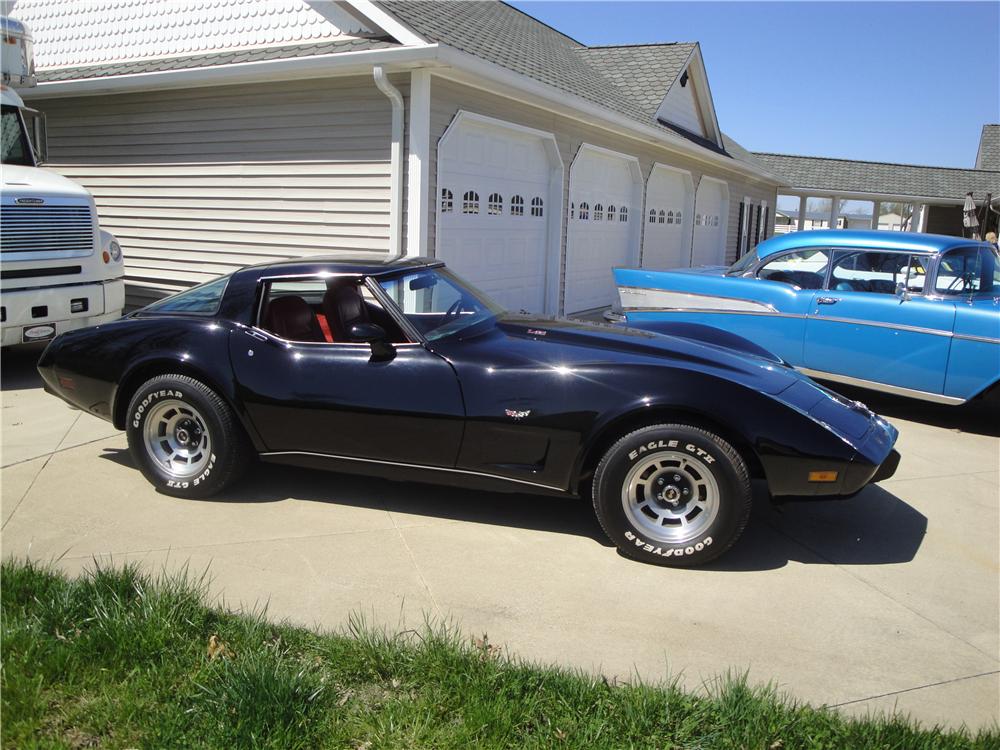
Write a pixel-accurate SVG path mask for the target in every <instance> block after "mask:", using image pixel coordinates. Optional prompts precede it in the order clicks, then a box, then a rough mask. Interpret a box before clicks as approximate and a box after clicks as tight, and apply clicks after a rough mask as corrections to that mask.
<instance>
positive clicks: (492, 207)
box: [486, 193, 503, 216]
mask: <svg viewBox="0 0 1000 750" xmlns="http://www.w3.org/2000/svg"><path fill="white" fill-rule="evenodd" d="M486 210H487V211H488V212H489V214H490V216H500V215H501V214H503V196H502V195H500V193H492V194H491V195H490V200H489V203H488V204H487V205H486Z"/></svg>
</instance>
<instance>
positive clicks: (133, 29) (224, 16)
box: [14, 0, 383, 70]
mask: <svg viewBox="0 0 1000 750" xmlns="http://www.w3.org/2000/svg"><path fill="white" fill-rule="evenodd" d="M14 13H15V14H16V15H17V17H18V19H20V20H21V21H23V22H25V23H26V24H27V25H28V27H29V28H30V29H31V31H32V34H33V36H34V40H35V58H36V67H37V68H38V69H39V70H46V69H50V68H66V67H79V66H86V65H111V64H118V63H126V62H135V61H139V60H149V59H160V58H169V57H175V56H190V55H207V54H213V53H219V52H232V51H234V50H241V49H255V48H262V47H275V46H280V45H297V46H301V45H308V44H317V43H323V42H334V41H342V40H345V39H357V38H365V37H371V36H373V35H381V34H382V33H383V32H382V31H381V30H380V29H378V28H376V27H374V26H373V25H372V24H370V23H367V22H364V21H362V20H360V19H359V18H357V17H355V16H354V15H352V14H351V13H349V12H348V11H347V10H346V9H345V6H344V5H343V4H341V3H333V2H315V1H310V0H268V2H267V3H266V4H265V3H256V2H244V1H243V0H187V1H186V2H183V3H179V2H176V0H87V1H86V2H52V0H20V2H18V3H17V5H16V8H15V10H14Z"/></svg>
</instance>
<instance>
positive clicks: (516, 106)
mask: <svg viewBox="0 0 1000 750" xmlns="http://www.w3.org/2000/svg"><path fill="white" fill-rule="evenodd" d="M461 109H464V110H467V111H469V112H475V113H478V114H482V115H487V116H489V117H496V118H498V119H500V120H506V121H508V122H514V123H518V124H520V125H526V126H528V127H531V128H536V129H538V130H544V131H546V132H550V133H552V134H553V135H554V136H555V138H556V142H557V144H558V147H559V153H560V156H561V157H562V160H563V165H564V167H565V170H564V180H565V182H564V186H563V232H562V247H561V248H560V254H561V258H562V260H561V263H562V274H561V275H562V278H563V280H565V258H566V221H567V219H568V216H569V203H568V201H569V175H570V165H571V164H572V162H573V159H574V157H575V156H576V153H577V151H578V150H579V148H580V145H581V144H583V143H590V144H593V145H595V146H601V147H603V148H607V149H611V150H613V151H618V152H621V153H623V154H628V155H631V156H635V157H637V158H638V159H639V164H640V167H641V169H642V175H643V184H645V182H646V180H647V179H648V177H649V173H650V171H651V170H652V168H653V163H654V162H660V163H662V164H667V165H669V166H672V167H677V168H679V169H684V170H687V171H689V172H690V173H691V176H692V178H693V180H694V186H695V189H697V187H698V181H699V179H701V176H702V174H703V173H707V174H710V175H711V176H712V177H717V178H719V179H723V180H725V181H726V182H727V183H728V184H729V227H728V231H727V241H726V258H727V261H729V262H731V261H732V260H734V259H735V257H736V223H737V218H736V211H737V209H738V207H739V203H740V200H742V197H743V196H744V195H750V196H752V197H753V199H754V204H755V205H756V204H757V203H759V202H760V200H761V199H763V200H766V201H767V202H768V205H769V206H771V217H772V221H773V216H774V204H775V200H776V198H777V186H776V185H774V184H771V183H766V182H758V181H753V180H750V179H749V178H747V177H745V176H743V175H741V174H740V173H738V172H730V171H727V170H724V169H721V168H719V169H716V168H713V169H712V170H711V171H708V172H706V171H705V165H704V164H703V163H701V162H697V161H695V160H693V159H691V158H689V157H686V156H683V155H679V154H677V153H676V152H674V151H671V150H669V149H668V148H658V147H656V146H654V145H652V144H650V143H648V142H645V141H640V140H637V139H632V138H628V137H626V136H619V135H616V134H614V133H610V132H609V131H607V130H603V129H601V128H597V127H594V126H592V125H589V124H587V123H586V122H585V121H583V120H576V119H572V118H568V117H563V116H561V115H556V114H553V113H551V112H547V111H545V110H543V109H540V108H537V107H533V106H530V105H527V104H523V103H521V102H518V101H516V100H513V99H509V98H506V97H502V96H498V95H496V94H492V93H490V92H488V91H485V90H483V89H479V88H475V87H472V86H467V85H464V84H460V83H456V82H454V81H451V80H448V79H444V78H441V77H439V76H435V77H433V78H432V81H431V160H430V161H431V170H430V209H429V210H430V216H429V221H430V231H429V240H428V249H429V252H430V253H431V254H433V252H434V247H435V241H434V240H435V238H434V235H435V219H436V210H437V191H438V185H437V144H438V141H439V140H440V138H441V136H442V135H443V134H444V131H445V130H446V129H447V127H448V125H449V124H450V123H451V121H452V119H453V118H454V117H455V115H456V114H457V112H458V111H459V110H461ZM641 209H642V207H641V206H635V207H633V208H632V209H631V215H632V216H634V217H635V220H641V218H642V214H643V212H642V210H641ZM769 234H770V231H769ZM640 235H641V232H640ZM639 242H640V247H641V242H642V238H641V236H640V238H639ZM609 272H610V269H609ZM563 296H564V289H563V290H561V291H560V297H561V298H562V297H563ZM560 304H561V303H560Z"/></svg>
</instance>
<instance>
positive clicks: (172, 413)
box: [126, 375, 251, 498]
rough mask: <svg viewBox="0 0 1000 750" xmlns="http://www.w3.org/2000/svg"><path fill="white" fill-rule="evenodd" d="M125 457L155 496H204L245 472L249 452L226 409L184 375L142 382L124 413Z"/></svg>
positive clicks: (209, 392)
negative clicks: (128, 458) (156, 492)
mask: <svg viewBox="0 0 1000 750" xmlns="http://www.w3.org/2000/svg"><path fill="white" fill-rule="evenodd" d="M126 432H127V435H128V447H129V452H130V453H131V454H132V459H133V460H134V461H135V462H136V465H138V467H139V469H140V471H142V473H143V475H144V476H145V477H146V479H148V480H149V481H150V482H151V483H152V484H153V485H154V486H155V487H156V488H157V489H158V490H159V491H161V492H163V493H166V494H168V495H175V496H177V497H191V498H197V497H208V496H210V495H213V494H215V493H216V492H219V491H220V490H222V489H223V488H224V487H226V486H227V485H229V484H230V483H231V482H233V481H234V480H235V479H238V478H239V477H240V476H242V474H243V473H244V471H245V470H246V467H247V464H248V463H249V460H250V455H251V449H250V445H249V442H248V440H247V437H246V435H245V434H244V432H243V428H242V427H241V426H240V424H239V422H238V421H237V420H236V416H235V415H234V414H233V411H232V409H230V408H229V405H228V404H227V403H226V402H225V401H223V400H222V399H221V398H220V397H219V395H218V394H217V393H216V392H215V391H213V390H212V389H211V388H209V387H208V386H207V385H205V384H204V383H202V382H200V381H198V380H195V379H194V378H190V377H188V376H186V375H159V376H157V377H155V378H152V379H151V380H147V381H146V382H145V383H143V384H142V385H141V386H140V387H139V389H138V390H137V391H136V392H135V395H133V396H132V400H131V402H130V403H129V410H128V424H127V427H126Z"/></svg>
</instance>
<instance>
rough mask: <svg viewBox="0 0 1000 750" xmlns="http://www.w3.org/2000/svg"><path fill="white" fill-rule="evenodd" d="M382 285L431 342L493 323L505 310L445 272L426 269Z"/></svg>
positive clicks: (392, 279) (386, 281)
mask: <svg viewBox="0 0 1000 750" xmlns="http://www.w3.org/2000/svg"><path fill="white" fill-rule="evenodd" d="M379 285H380V286H381V287H382V289H384V290H385V293H386V294H388V295H389V297H390V298H391V299H392V300H393V301H394V302H395V303H396V304H397V305H398V306H399V309H400V310H402V311H403V314H404V315H405V316H406V317H407V319H408V320H409V321H410V323H411V324H412V325H413V327H414V328H416V329H417V330H418V331H420V332H421V333H422V334H423V335H424V337H425V338H427V340H429V341H433V340H435V339H440V338H443V337H445V336H453V335H455V334H457V333H461V332H469V331H470V329H472V328H473V327H474V326H478V325H479V324H481V323H486V322H492V321H494V320H496V318H497V316H498V315H499V314H500V313H502V312H503V308H502V307H500V305H498V304H497V303H496V302H494V301H493V300H491V299H490V298H489V297H487V296H486V295H485V294H483V293H482V292H481V291H479V290H478V289H476V288H475V287H473V286H472V285H470V284H468V283H467V282H465V281H463V280H461V279H459V278H458V277H457V276H455V274H453V273H451V272H450V271H448V270H446V269H444V268H423V269H420V270H418V271H413V272H412V273H407V274H404V275H402V276H395V277H393V278H390V279H379Z"/></svg>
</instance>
